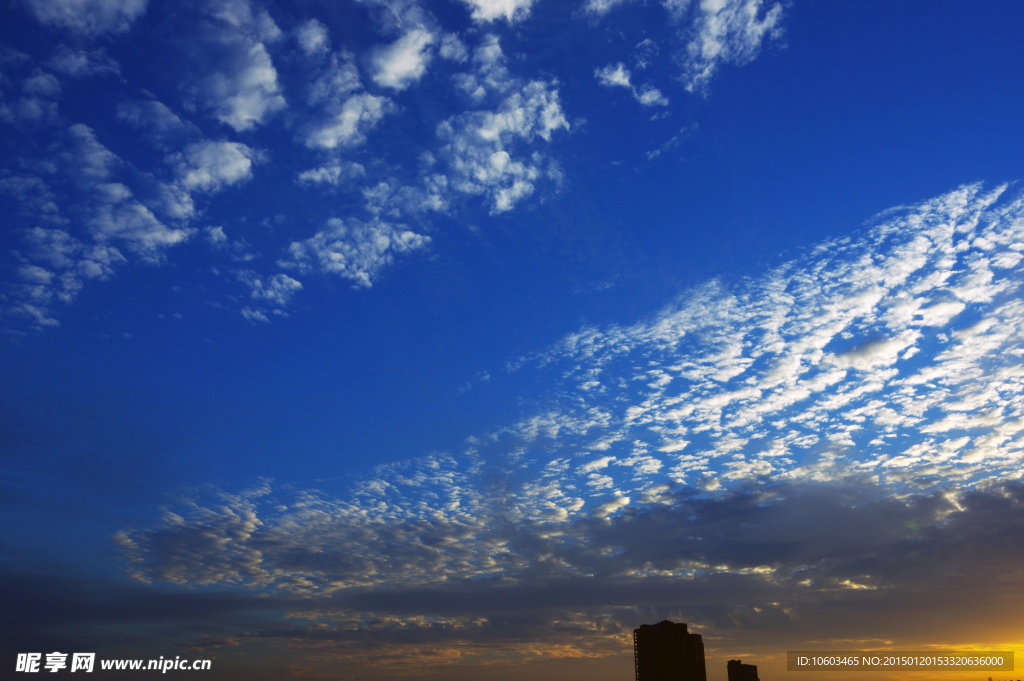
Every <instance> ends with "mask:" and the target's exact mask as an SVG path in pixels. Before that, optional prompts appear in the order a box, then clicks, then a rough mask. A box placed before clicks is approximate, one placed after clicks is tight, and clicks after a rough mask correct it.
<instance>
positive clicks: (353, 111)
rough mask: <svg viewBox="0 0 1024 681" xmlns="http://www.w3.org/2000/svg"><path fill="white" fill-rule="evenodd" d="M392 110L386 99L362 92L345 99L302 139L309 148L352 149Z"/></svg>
mask: <svg viewBox="0 0 1024 681" xmlns="http://www.w3.org/2000/svg"><path fill="white" fill-rule="evenodd" d="M393 109H394V105H393V104H392V102H391V100H390V99H388V98H387V97H378V96H376V95H371V94H369V93H366V92H363V93H360V94H357V95H353V96H352V97H349V98H348V99H347V100H345V102H344V103H343V104H341V106H340V108H339V110H338V111H337V112H336V113H335V114H334V115H333V116H332V117H331V118H329V119H327V120H326V121H324V122H322V123H320V124H319V125H318V126H317V127H316V128H314V129H313V130H312V131H311V132H310V133H309V135H308V136H307V137H306V146H308V147H310V148H321V149H334V148H336V147H339V146H340V147H347V146H354V145H357V144H360V143H362V142H363V141H364V140H365V139H366V133H367V132H369V131H370V130H372V129H373V128H374V127H376V125H377V124H378V123H379V122H380V121H381V119H383V118H384V116H385V115H387V114H388V113H389V112H391V111H392V110H393Z"/></svg>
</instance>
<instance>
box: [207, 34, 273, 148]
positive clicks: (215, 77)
mask: <svg viewBox="0 0 1024 681" xmlns="http://www.w3.org/2000/svg"><path fill="white" fill-rule="evenodd" d="M203 90H204V92H203V94H204V97H205V99H206V102H207V104H208V105H209V106H210V107H211V108H212V109H213V111H214V114H215V115H216V117H217V120H219V121H220V122H221V123H224V124H225V125H228V126H230V127H232V128H233V129H234V130H235V131H236V132H243V131H245V130H251V129H252V128H254V127H256V126H257V125H259V124H261V123H263V121H264V119H265V118H266V117H267V116H269V115H271V114H273V113H275V112H277V111H280V110H281V109H283V108H285V106H286V105H287V104H286V102H285V99H284V96H283V95H282V94H281V89H280V87H279V86H278V83H277V70H276V69H275V68H274V65H273V63H272V62H271V60H270V54H269V53H268V52H267V48H266V47H265V46H264V45H263V44H262V43H253V44H239V45H238V50H237V51H236V52H235V54H234V59H233V60H232V63H231V64H230V65H228V66H226V67H225V68H224V69H223V70H221V71H218V72H216V73H213V74H210V75H209V76H208V77H207V78H206V79H205V80H204V81H203Z"/></svg>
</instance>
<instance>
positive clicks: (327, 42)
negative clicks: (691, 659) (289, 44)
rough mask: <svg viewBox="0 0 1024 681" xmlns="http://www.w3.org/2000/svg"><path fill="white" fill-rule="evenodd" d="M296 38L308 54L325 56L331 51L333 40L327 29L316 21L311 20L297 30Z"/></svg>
mask: <svg viewBox="0 0 1024 681" xmlns="http://www.w3.org/2000/svg"><path fill="white" fill-rule="evenodd" d="M295 37H296V39H297V40H298V41H299V46H300V47H302V50H303V51H304V52H305V53H306V54H325V53H326V52H328V51H329V50H330V49H331V38H330V36H329V35H328V33H327V27H326V26H324V25H323V23H321V22H319V21H317V20H316V19H310V20H308V21H306V22H304V23H303V24H301V25H300V26H299V27H298V29H296V32H295Z"/></svg>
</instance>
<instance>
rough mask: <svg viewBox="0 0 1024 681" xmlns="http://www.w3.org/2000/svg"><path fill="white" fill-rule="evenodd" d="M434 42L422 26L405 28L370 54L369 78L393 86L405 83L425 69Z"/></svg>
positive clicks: (407, 84) (412, 80) (403, 86)
mask: <svg viewBox="0 0 1024 681" xmlns="http://www.w3.org/2000/svg"><path fill="white" fill-rule="evenodd" d="M434 42H435V36H434V34H433V33H431V32H430V31H428V30H426V29H424V28H414V29H412V30H410V31H408V32H407V33H406V34H405V35H403V36H402V37H401V38H399V39H398V40H396V41H395V42H394V43H392V44H391V45H389V46H387V47H385V48H382V49H380V50H379V51H378V52H377V54H376V55H375V56H374V58H373V68H374V73H373V81H374V82H375V83H377V85H380V86H381V87H386V88H391V89H393V90H404V89H405V88H407V87H409V86H410V85H412V84H413V83H414V82H415V81H417V80H419V79H420V78H422V77H423V74H424V73H426V71H427V64H428V63H429V62H430V58H431V52H430V49H429V48H430V46H431V45H432V44H433V43H434Z"/></svg>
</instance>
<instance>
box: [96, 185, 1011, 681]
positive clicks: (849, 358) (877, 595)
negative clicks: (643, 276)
mask: <svg viewBox="0 0 1024 681" xmlns="http://www.w3.org/2000/svg"><path fill="white" fill-rule="evenodd" d="M1022 251H1024V202H1022V198H1021V197H1020V196H1019V195H1014V194H1011V193H1008V192H1007V191H1006V189H1005V188H1004V187H1000V188H996V189H994V190H986V189H985V188H984V187H982V186H980V185H971V186H965V187H962V188H961V189H959V190H957V191H954V192H951V193H949V194H946V195H944V196H941V197H938V198H936V199H933V200H930V201H926V202H924V203H921V204H919V205H915V206H909V207H902V208H898V209H893V210H892V211H889V212H887V213H885V214H883V215H881V216H879V217H878V218H876V220H875V223H874V226H872V227H870V228H867V229H866V230H865V231H864V232H863V233H861V234H860V235H858V236H856V237H851V238H846V239H841V240H836V241H832V242H827V243H823V244H821V245H819V246H818V247H816V248H813V249H810V250H809V251H808V252H807V253H806V254H804V255H803V256H802V257H800V258H798V259H796V260H793V261H791V262H789V263H786V264H784V265H782V266H780V267H778V268H776V269H775V270H772V271H770V272H767V273H766V274H764V275H763V276H761V277H760V278H757V279H752V280H747V281H744V282H737V283H733V284H726V283H723V282H714V283H711V284H708V285H707V286H704V287H702V288H699V289H696V290H692V291H689V292H687V293H686V294H685V295H684V296H682V297H681V298H680V300H679V301H678V302H677V303H675V304H673V305H671V306H670V307H669V308H667V309H666V310H665V311H663V312H662V313H661V314H660V315H657V316H656V317H654V318H653V319H650V320H647V321H644V322H641V323H638V324H636V325H634V326H631V327H611V328H606V329H593V328H590V329H584V330H582V331H580V332H578V333H576V334H573V335H571V336H569V337H567V338H565V339H564V340H563V341H562V342H561V343H560V344H558V345H557V346H556V347H554V348H552V349H551V350H550V351H548V352H545V353H541V354H539V355H537V356H535V357H528V358H523V359H521V360H518V361H517V362H515V363H513V365H512V366H511V367H510V370H512V371H519V372H523V371H536V372H541V373H543V372H551V373H553V374H555V376H556V377H557V380H558V381H559V382H560V387H559V388H558V389H557V391H556V395H555V396H554V397H551V396H546V397H545V400H544V401H545V404H547V405H550V404H551V403H552V402H556V403H559V404H561V406H560V407H558V408H550V406H549V407H548V408H546V409H545V410H543V411H539V412H538V413H537V414H535V415H533V416H530V417H529V418H526V419H523V420H522V421H520V422H517V423H513V424H511V425H509V426H508V427H506V428H503V429H499V430H496V431H494V432H492V433H487V434H483V435H479V436H475V437H472V438H470V439H469V440H468V441H467V446H466V449H465V450H464V451H462V452H459V453H458V454H452V455H441V454H438V455H432V456H428V457H423V458H419V459H414V460H409V461H406V462H402V463H397V464H390V465H387V466H381V467H378V468H377V469H374V471H372V472H371V473H370V474H368V475H367V476H365V478H363V479H362V480H361V481H359V482H358V483H357V484H355V485H354V486H353V487H352V488H351V489H350V490H349V491H348V493H346V494H345V495H344V496H342V497H340V498H339V497H336V496H332V495H329V494H326V493H324V492H321V491H316V490H309V491H294V490H290V491H289V490H287V489H283V488H280V489H275V488H274V487H273V486H272V485H271V484H269V483H267V484H264V485H262V486H260V487H259V488H256V489H252V490H248V491H244V492H241V493H237V494H232V493H227V492H215V493H212V494H209V495H208V496H206V497H195V498H192V499H189V500H188V501H187V502H186V503H184V504H182V505H181V506H180V507H176V508H173V509H171V508H169V509H167V510H166V511H165V513H164V517H163V519H162V520H161V521H160V522H159V523H158V524H156V525H154V526H152V527H149V528H143V529H135V530H126V531H123V532H120V533H118V535H117V536H116V538H115V539H116V541H117V543H118V544H119V545H120V547H121V548H122V550H123V551H124V552H125V554H126V556H127V557H128V559H129V561H130V565H131V574H132V575H133V576H135V577H136V578H137V579H139V580H142V581H147V582H153V581H163V582H170V583H175V584H185V585H223V586H244V587H247V588H248V589H250V590H252V591H253V593H254V595H258V594H272V595H274V596H275V597H277V598H287V599H294V602H296V603H301V604H302V605H301V606H296V607H295V608H294V609H293V610H290V611H289V613H288V616H289V617H290V618H293V619H294V620H295V621H296V625H295V626H294V627H285V628H281V629H274V630H266V631H261V632H249V633H248V634H247V635H248V636H253V637H258V638H266V639H273V640H279V641H284V642H288V644H289V645H295V646H300V647H302V646H309V647H317V646H327V647H333V649H335V650H336V651H337V652H339V653H344V654H347V655H350V656H351V657H352V659H353V660H356V661H358V660H362V661H363V662H364V663H366V664H371V663H373V664H378V663H381V662H380V660H381V659H386V660H391V661H392V662H393V663H395V664H400V663H401V661H402V660H407V659H409V658H408V656H409V655H412V654H415V651H416V650H419V648H418V646H427V647H431V649H432V650H434V651H435V653H436V655H435V656H428V658H426V659H428V663H429V664H438V665H443V664H449V663H452V662H455V661H466V660H468V659H471V658H472V657H473V656H474V655H484V654H485V653H484V652H481V651H488V652H486V654H487V655H491V656H492V657H494V656H496V657H499V658H502V659H508V660H514V659H521V658H522V655H523V654H522V653H521V652H520V653H513V652H510V651H511V648H510V646H509V644H510V642H511V641H513V640H514V641H516V642H517V646H518V649H519V650H520V651H522V650H531V651H532V652H531V653H528V654H527V657H528V656H529V655H536V656H540V657H556V656H560V655H562V656H564V655H572V656H580V657H587V656H602V655H611V654H617V653H618V652H621V650H622V648H623V646H624V645H628V631H629V629H630V628H631V627H632V626H635V623H636V622H637V621H638V620H648V619H651V618H655V617H665V616H672V617H678V618H681V619H684V620H685V621H689V622H691V623H692V624H694V625H695V626H697V627H698V628H699V629H700V630H701V631H702V632H703V633H705V634H706V635H708V636H710V637H715V638H716V639H717V640H719V641H722V642H727V641H729V640H734V641H738V640H742V641H744V642H745V645H768V644H772V643H775V644H781V643H782V642H789V643H792V642H793V641H810V640H814V641H818V642H821V641H840V640H841V641H846V642H847V643H848V642H850V641H868V640H878V639H880V638H881V639H886V638H893V637H897V636H898V637H899V638H900V640H901V641H907V642H911V641H913V642H919V643H927V642H930V641H934V640H936V639H943V640H954V639H955V640H958V641H962V640H963V639H962V637H963V632H964V631H965V630H966V629H971V630H972V631H974V632H976V633H977V635H978V636H983V635H984V633H983V632H986V631H992V632H998V631H999V627H1000V626H1002V625H1003V624H1005V623H1006V617H1007V615H1006V613H1008V612H1013V611H1014V610H1017V609H1018V608H1019V607H1020V605H1022V604H1020V603H1018V602H1017V601H1018V600H1019V599H1020V596H1019V590H1017V589H1014V588H1011V587H1012V585H1013V584H1014V583H1015V582H1014V580H1019V578H1020V573H1021V568H1020V565H1021V564H1022V558H1024V550H1022V548H1021V547H1022V546H1024V542H1022V541H1021V540H1022V539H1024V487H1022V486H1021V482H1020V475H1021V472H1020V457H1021V441H1020V438H1019V435H1020V433H1021V432H1022V431H1024V419H1022V416H1024V413H1022V410H1024V404H1022V390H1024V385H1022V380H1021V376H1022V373H1024V371H1022V369H1021V368H1020V362H1019V357H1020V355H1021V353H1022V352H1024V347H1022V336H1021V333H1022V331H1024V329H1022V325H1024V308H1022V306H1021V305H1020V302H1019V300H1018V298H1019V285H1020V270H1019V265H1020V261H1021V260H1022ZM966 576H969V577H966ZM896 613H899V614H900V617H899V618H898V620H897V618H895V617H893V618H892V623H891V624H885V622H886V621H888V620H889V619H890V616H892V615H895V614H896ZM957 636H959V637H961V638H956V637H957ZM367 641H374V642H377V644H379V646H380V647H378V648H376V649H375V650H376V651H377V652H376V654H377V655H379V656H380V657H379V658H375V660H376V661H375V662H372V661H370V660H369V658H366V657H365V655H367V653H366V652H365V650H364V651H363V652H359V648H358V645H357V643H358V642H364V643H365V642H367ZM524 641H525V642H527V643H526V644H524V643H523V642H524ZM524 645H525V648H524V647H523V646H524ZM438 651H441V652H438ZM442 652H443V654H442ZM517 656H518V657H517Z"/></svg>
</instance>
